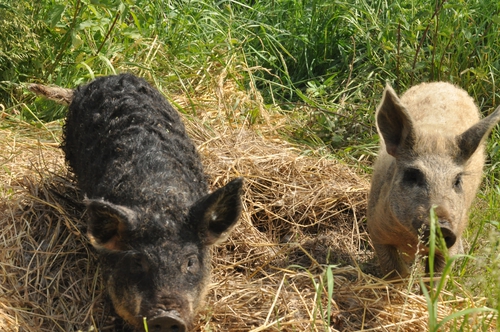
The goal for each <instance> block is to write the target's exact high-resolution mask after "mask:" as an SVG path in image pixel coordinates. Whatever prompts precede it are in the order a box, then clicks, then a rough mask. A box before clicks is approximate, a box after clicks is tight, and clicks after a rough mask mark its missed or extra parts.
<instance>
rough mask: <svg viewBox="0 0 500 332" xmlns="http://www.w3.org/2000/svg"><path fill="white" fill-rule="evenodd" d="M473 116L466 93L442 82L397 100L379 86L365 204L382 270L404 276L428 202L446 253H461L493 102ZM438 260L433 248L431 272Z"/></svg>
mask: <svg viewBox="0 0 500 332" xmlns="http://www.w3.org/2000/svg"><path fill="white" fill-rule="evenodd" d="M479 116H480V113H479V110H478V109H477V107H476V105H475V104H474V101H473V100H472V98H471V97H470V96H469V95H468V94H467V92H465V91H464V90H462V89H460V88H458V87H456V86H454V85H452V84H449V83H444V82H435V83H422V84H420V85H417V86H415V87H412V88H411V89H409V90H408V91H407V92H406V93H405V94H404V95H403V96H402V97H401V99H400V98H399V97H398V96H397V95H396V93H395V92H394V90H393V89H392V88H391V87H390V86H389V85H388V86H387V87H386V88H385V91H384V95H383V97H382V101H381V103H380V105H379V107H378V109H377V113H376V120H377V129H378V131H379V133H380V136H381V138H382V139H383V140H382V142H381V147H380V151H379V156H378V159H377V161H376V163H375V166H374V170H373V177H372V184H371V189H370V193H369V200H368V211H367V222H368V231H369V234H370V238H371V240H372V242H373V245H374V248H375V251H376V253H377V256H378V258H379V261H380V266H381V268H382V272H383V273H384V274H385V275H389V276H390V277H395V276H398V275H399V276H406V275H407V274H408V264H409V263H411V262H412V261H413V260H414V259H415V256H416V255H417V253H418V252H420V254H422V255H427V254H428V247H427V242H428V239H429V231H430V226H429V225H430V210H431V208H432V207H435V213H436V217H437V221H438V225H437V227H438V228H439V229H440V231H441V233H442V235H443V238H444V240H445V242H446V246H447V247H448V252H449V254H450V255H454V254H457V253H460V252H462V250H463V249H462V241H461V236H462V232H463V231H464V229H465V227H466V226H467V223H468V210H469V208H470V206H471V204H472V201H473V199H474V197H475V195H476V192H477V190H478V187H479V184H480V182H481V176H482V167H483V165H484V159H485V157H484V140H485V139H486V137H487V136H488V134H489V133H490V131H491V129H492V128H493V127H494V126H495V125H496V124H497V123H498V121H499V120H500V108H498V109H497V110H495V112H494V113H492V114H491V115H490V116H488V117H486V118H484V119H482V120H479ZM418 248H420V249H418ZM444 264H445V261H444V256H443V254H442V253H441V252H440V251H437V252H436V256H435V271H437V272H440V271H442V269H443V268H444ZM426 271H427V272H429V266H428V265H427V267H426Z"/></svg>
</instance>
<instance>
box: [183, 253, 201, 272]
mask: <svg viewBox="0 0 500 332" xmlns="http://www.w3.org/2000/svg"><path fill="white" fill-rule="evenodd" d="M199 269H200V263H199V262H198V257H196V256H190V257H188V259H187V261H186V271H187V272H189V273H196V272H198V270H199Z"/></svg>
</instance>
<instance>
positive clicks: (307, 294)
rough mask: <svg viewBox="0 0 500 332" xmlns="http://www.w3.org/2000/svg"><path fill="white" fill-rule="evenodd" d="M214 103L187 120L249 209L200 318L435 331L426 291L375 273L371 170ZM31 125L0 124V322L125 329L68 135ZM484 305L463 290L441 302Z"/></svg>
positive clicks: (217, 267) (20, 326)
mask: <svg viewBox="0 0 500 332" xmlns="http://www.w3.org/2000/svg"><path fill="white" fill-rule="evenodd" d="M216 107H221V106H220V105H219V106H216ZM212 115H213V114H212ZM212 115H211V114H209V113H205V114H200V115H199V117H198V120H192V119H191V120H190V121H186V122H187V123H188V131H189V132H190V134H191V136H192V138H193V140H194V141H195V143H196V145H197V146H198V148H199V151H200V154H201V156H202V158H203V161H204V165H205V167H206V172H207V174H208V175H209V178H210V181H211V185H212V188H216V187H219V186H221V185H223V184H224V183H226V182H227V181H228V180H229V179H232V178H234V177H237V176H243V177H244V178H245V179H246V183H245V196H244V211H243V216H242V218H241V222H240V224H239V226H238V227H237V228H236V229H235V231H234V232H233V233H232V235H231V236H230V238H229V239H228V240H227V241H226V242H225V243H224V244H223V245H221V246H220V247H218V248H215V249H214V259H213V276H212V283H211V285H210V290H209V292H208V296H207V299H206V303H205V305H204V306H203V308H202V309H201V310H200V313H199V320H198V322H197V324H196V327H195V331H235V332H236V331H252V332H257V331H360V330H364V331H426V330H427V321H428V314H427V303H426V301H425V298H424V297H423V296H422V295H420V292H419V290H418V289H417V288H416V287H413V286H408V282H393V283H389V282H385V281H383V280H381V279H379V278H377V277H375V276H373V275H372V274H370V272H374V271H377V269H376V268H374V262H375V261H374V258H373V253H372V250H371V246H370V244H369V240H368V237H367V234H366V231H365V227H364V216H365V208H366V194H367V189H368V182H367V180H366V177H364V176H359V175H357V174H356V173H355V172H353V171H352V170H351V169H350V168H349V167H347V166H346V165H343V164H342V163H340V162H338V161H336V160H335V159H332V158H327V157H325V156H321V155H319V154H314V153H310V154H309V155H305V154H303V153H302V151H303V150H301V149H300V148H298V147H296V146H294V145H292V144H290V143H287V142H285V141H282V140H280V139H279V138H276V137H277V136H276V135H274V136H272V137H274V138H267V139H266V138H263V137H260V136H259V135H257V134H255V132H254V131H252V130H248V129H243V128H242V127H236V126H234V127H229V126H227V125H217V124H216V122H211V123H210V126H208V125H206V123H207V121H206V118H207V117H211V116H212ZM200 119H201V120H200ZM4 121H5V120H4ZM23 126H24V125H22V124H13V123H11V124H10V125H9V129H4V130H0V151H1V152H0V209H1V211H2V213H1V215H0V229H1V231H0V241H1V245H0V246H1V247H0V271H1V272H0V278H1V283H0V331H27V332H28V331H29V332H31V331H33V332H35V331H36V332H38V331H78V330H81V331H97V330H99V331H120V327H119V325H118V323H117V320H115V319H114V316H113V314H112V309H111V307H110V304H109V302H108V301H107V299H106V295H105V290H104V287H103V284H102V281H101V279H100V277H99V268H98V265H97V263H96V256H95V252H94V250H93V249H92V248H91V246H90V245H89V243H88V241H87V239H86V237H85V222H84V220H85V211H84V209H83V206H82V205H81V203H80V201H81V194H80V193H79V192H78V190H77V189H76V188H75V186H74V183H73V181H72V180H71V174H68V172H67V169H66V167H65V165H64V158H63V156H62V153H61V151H60V150H59V149H58V144H57V142H56V141H55V140H54V138H53V137H52V135H47V134H46V133H47V131H46V130H44V131H36V130H34V129H33V128H32V127H26V128H25V127H23ZM260 129H262V128H260ZM261 132H262V130H261ZM56 133H59V132H58V131H56ZM56 137H58V135H56ZM327 270H330V272H331V274H330V276H328V274H327V273H326V271H327ZM332 288H333V295H332V298H331V299H329V296H328V291H329V289H332ZM444 295H446V294H444ZM481 305H484V303H483V300H482V299H477V298H472V297H470V298H457V297H456V296H455V298H454V301H453V302H445V303H441V304H440V305H439V307H438V310H437V315H438V318H440V319H442V318H443V317H446V316H448V315H450V314H451V313H452V312H454V311H456V310H459V309H460V308H465V307H474V306H481ZM481 319H484V317H483V316H479V315H478V316H473V317H471V318H470V320H469V322H468V323H469V324H471V325H474V324H475V323H477V322H479V321H481ZM476 321H477V322H476ZM494 323H495V322H492V323H491V325H492V330H493V329H494V325H495V324H494ZM328 324H329V325H328Z"/></svg>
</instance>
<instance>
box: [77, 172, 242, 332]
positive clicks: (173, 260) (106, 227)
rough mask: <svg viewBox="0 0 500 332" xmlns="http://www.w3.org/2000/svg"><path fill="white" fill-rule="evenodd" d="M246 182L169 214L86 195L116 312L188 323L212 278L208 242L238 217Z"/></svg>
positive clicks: (161, 325) (167, 328) (168, 324)
mask: <svg viewBox="0 0 500 332" xmlns="http://www.w3.org/2000/svg"><path fill="white" fill-rule="evenodd" d="M242 183H243V181H242V179H241V178H238V179H235V180H233V181H231V182H230V183H228V184H227V185H226V186H225V187H222V188H220V189H218V190H217V191H215V192H214V193H212V194H209V195H206V196H204V197H203V198H201V199H200V200H199V201H197V202H196V203H194V204H193V205H192V206H190V207H189V209H182V208H178V209H175V210H172V209H170V210H169V211H174V212H172V213H169V214H165V213H163V214H162V213H154V214H151V213H146V212H144V213H141V212H138V211H148V209H138V211H136V210H134V209H131V208H128V207H125V206H121V205H116V204H112V203H109V202H107V201H104V200H87V206H88V211H89V215H90V220H89V224H88V236H89V238H90V241H91V243H92V245H93V246H94V247H95V248H96V249H97V250H98V253H99V255H100V258H101V263H102V269H103V277H104V281H105V284H106V287H107V291H108V293H109V295H110V297H111V299H112V302H113V305H114V308H115V311H116V312H117V314H118V315H120V316H121V317H122V318H123V319H124V320H125V321H126V322H128V323H129V324H130V325H132V326H134V327H135V328H136V329H137V330H138V331H143V330H144V328H143V326H144V319H145V320H146V323H147V326H148V330H149V331H152V332H153V331H154V332H182V331H187V330H189V328H190V325H191V322H192V320H193V317H194V315H195V313H196V310H197V309H198V307H199V304H200V303H201V302H202V300H203V297H204V293H205V289H206V285H207V284H208V279H209V274H210V255H209V249H210V246H211V245H213V244H215V243H217V242H219V241H221V240H223V239H224V238H225V235H227V234H228V233H229V232H230V231H231V229H232V228H233V227H234V226H235V224H236V222H237V220H238V219H239V215H240V211H241V200H240V195H241V186H242ZM183 211H188V212H183Z"/></svg>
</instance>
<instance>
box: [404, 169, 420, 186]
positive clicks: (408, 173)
mask: <svg viewBox="0 0 500 332" xmlns="http://www.w3.org/2000/svg"><path fill="white" fill-rule="evenodd" d="M403 182H404V183H405V184H408V185H412V186H419V187H423V186H424V185H425V176H424V173H422V171H420V170H419V169H416V168H408V169H406V170H405V171H404V174H403Z"/></svg>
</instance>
